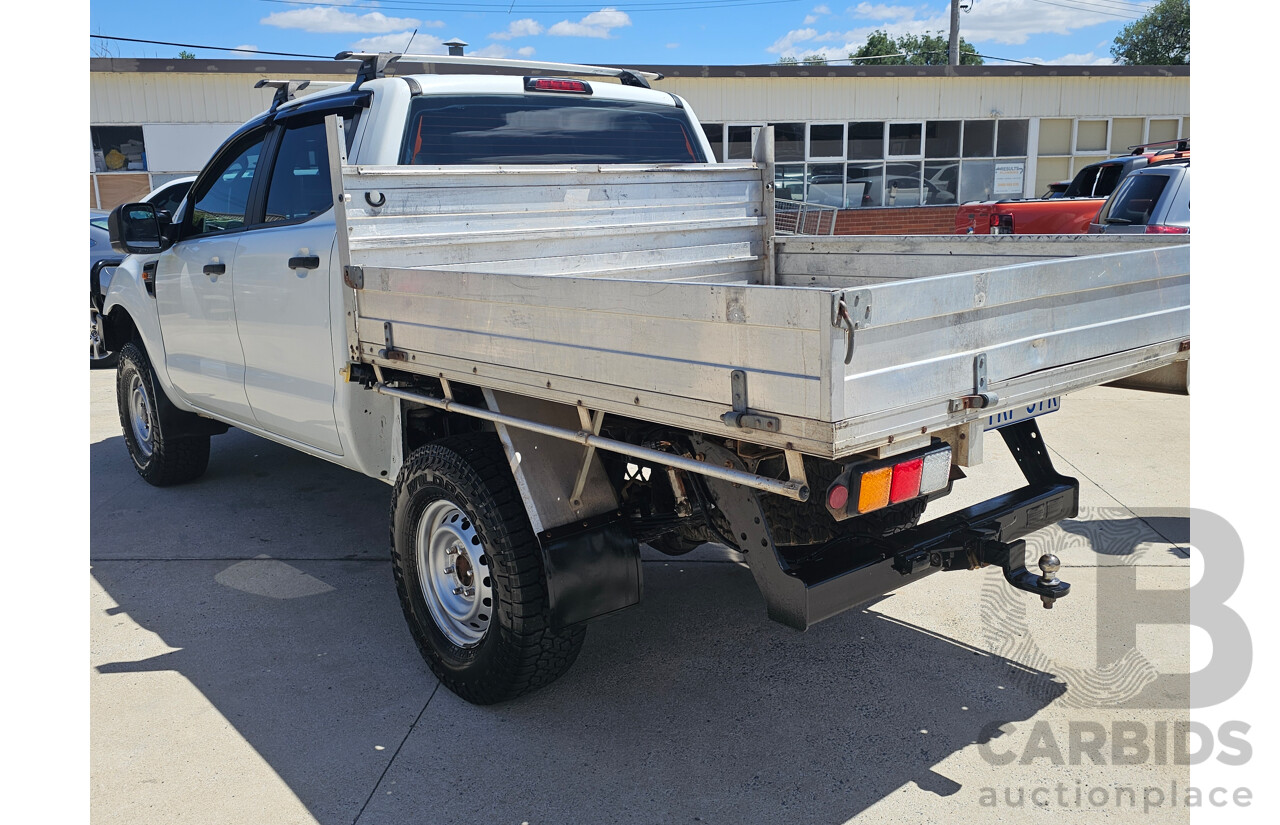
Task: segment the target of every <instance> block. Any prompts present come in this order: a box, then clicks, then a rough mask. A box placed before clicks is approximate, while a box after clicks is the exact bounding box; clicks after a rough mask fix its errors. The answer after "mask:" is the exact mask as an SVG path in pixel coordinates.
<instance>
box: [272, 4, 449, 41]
mask: <svg viewBox="0 0 1280 825" xmlns="http://www.w3.org/2000/svg"><path fill="white" fill-rule="evenodd" d="M258 22H259V23H261V24H263V25H264V26H276V27H277V28H281V29H301V30H302V31H304V32H313V33H319V34H333V33H339V32H356V33H360V34H381V33H383V32H390V31H395V30H396V29H414V28H423V27H424V26H425V27H431V28H434V27H436V26H437V25H439V26H443V25H444V24H443V23H440V22H439V21H434V20H428V21H426V22H425V23H424V22H423V21H421V20H418V19H417V18H413V17H387V16H386V15H385V14H383V13H382V12H377V11H371V12H369V13H368V14H352V13H351V12H349V11H341V10H339V9H335V8H331V7H325V6H310V7H308V8H305V9H292V10H290V11H277V12H272V13H271V14H268V15H267V16H266V17H264V18H262V19H261V20H259V21H258ZM407 39H408V38H406V40H407Z"/></svg>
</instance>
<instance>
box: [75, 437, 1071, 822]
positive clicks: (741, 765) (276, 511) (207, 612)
mask: <svg viewBox="0 0 1280 825" xmlns="http://www.w3.org/2000/svg"><path fill="white" fill-rule="evenodd" d="M90 460H91V468H92V472H93V479H94V481H93V496H94V499H93V500H94V505H93V512H94V518H93V540H92V554H91V555H92V560H93V570H92V573H93V577H94V579H96V581H97V582H98V583H99V584H100V585H101V586H102V588H104V590H105V591H106V594H107V595H108V596H109V597H110V599H111V600H112V601H113V602H114V604H115V605H117V606H116V607H112V608H110V609H109V610H107V611H106V613H107V615H108V616H109V617H113V619H112V620H108V618H107V617H103V616H102V615H101V614H100V613H99V614H96V615H95V616H94V617H93V625H92V627H93V631H92V632H93V635H94V641H93V650H94V658H95V663H96V674H95V676H94V677H93V680H92V684H93V692H94V693H95V694H96V695H98V696H106V695H108V694H110V695H112V696H118V695H119V694H121V692H124V693H127V692H128V691H145V690H147V686H148V682H147V680H146V679H145V678H141V679H140V678H138V677H137V674H142V673H147V672H152V671H172V672H175V673H177V674H179V675H181V676H182V677H184V678H185V679H186V680H188V681H189V682H190V684H191V685H193V686H194V687H195V688H196V689H197V690H198V691H199V692H200V694H201V695H202V696H203V697H204V698H205V699H206V700H207V701H208V702H209V703H210V704H211V705H212V706H213V707H214V708H215V709H216V710H217V711H218V712H219V713H220V714H221V715H222V717H224V718H225V719H226V720H227V721H228V722H229V723H230V724H231V725H232V726H233V727H234V729H235V731H236V732H237V733H238V734H239V735H240V736H241V737H243V739H244V740H245V742H247V743H248V745H249V746H251V747H252V749H253V751H255V752H256V754H257V755H258V756H259V757H261V759H262V760H264V761H265V762H266V763H267V764H268V765H269V766H270V768H271V769H272V770H273V771H274V772H275V774H276V775H277V776H278V777H279V778H280V780H282V781H283V782H284V783H285V784H286V785H287V786H288V789H289V790H290V791H291V792H292V793H293V794H294V795H295V796H296V798H297V800H298V801H300V802H301V803H302V805H304V806H305V807H306V809H307V811H308V812H309V813H310V815H311V816H312V817H314V818H315V819H316V820H317V821H318V822H321V823H325V824H326V825H329V823H334V824H335V825H336V823H351V822H359V823H401V822H409V821H414V822H432V823H445V822H459V823H474V822H476V821H482V820H483V821H494V822H522V821H527V822H531V823H532V822H611V823H621V822H646V823H651V822H667V821H677V820H678V821H697V820H698V819H701V820H702V821H710V822H735V823H744V822H778V821H800V822H831V823H838V822H844V821H846V820H848V819H849V818H851V817H853V816H855V815H857V814H858V813H860V812H863V811H865V810H866V809H868V808H869V807H871V806H873V805H875V804H876V803H877V802H879V801H881V800H884V799H885V798H887V797H889V796H890V795H892V794H894V793H895V792H897V791H899V790H900V789H902V788H903V787H904V786H906V785H907V784H908V783H915V784H916V785H917V786H919V787H920V788H922V789H924V790H926V791H929V792H931V793H932V794H937V795H939V796H949V795H955V794H957V793H959V792H960V791H961V790H962V786H961V785H960V784H959V783H958V782H957V781H956V780H955V778H954V777H948V776H946V772H945V770H942V769H935V766H937V765H938V764H939V763H940V762H943V761H944V760H946V759H948V757H951V756H952V755H954V754H956V753H957V752H959V751H961V750H963V749H965V748H968V747H970V746H971V745H973V744H974V743H975V742H977V741H978V740H979V738H980V736H981V735H982V731H983V729H984V726H989V725H990V724H991V723H997V724H998V723H1003V722H1010V721H1020V720H1024V719H1027V718H1029V717H1031V716H1033V715H1034V714H1036V713H1037V712H1038V711H1040V710H1041V709H1042V708H1044V707H1045V706H1046V705H1047V704H1049V703H1050V702H1051V701H1053V700H1054V699H1055V698H1056V697H1058V696H1060V695H1061V694H1062V693H1063V692H1064V691H1065V690H1066V686H1065V685H1064V684H1062V683H1061V682H1060V681H1057V680H1056V679H1055V678H1054V677H1053V675H1052V674H1047V673H1041V672H1032V673H1030V674H1028V672H1027V671H1028V668H1027V667H1025V666H1024V665H1022V664H1020V663H1018V662H1015V661H1012V660H1009V659H1005V658H1001V657H999V656H995V655H991V654H989V653H987V652H985V651H982V650H978V649H976V648H973V647H970V646H967V645H964V644H961V643H959V642H955V641H952V640H950V639H948V638H946V637H944V636H941V635H939V634H937V633H934V632H931V631H927V630H924V629H921V628H916V627H913V626H911V625H909V624H906V623H903V622H900V621H896V620H890V619H888V618H885V617H883V616H881V615H879V614H878V613H877V612H875V610H874V609H862V610H855V611H850V612H849V613H846V614H844V615H842V616H839V617H837V618H835V619H832V620H830V621H827V622H824V623H822V624H820V625H818V626H817V627H815V628H813V629H812V630H810V631H808V632H807V633H804V634H801V633H797V632H795V631H792V630H789V629H787V628H784V627H781V626H779V625H776V624H773V623H771V622H769V621H768V620H767V619H766V617H765V611H764V605H763V600H762V599H761V597H760V595H759V594H758V592H757V591H756V589H755V585H754V583H753V581H752V578H751V575H750V573H749V571H748V570H747V569H746V568H745V567H743V566H741V565H738V564H734V563H726V562H697V561H692V560H682V559H669V560H664V561H650V562H646V564H645V565H644V574H645V579H646V582H645V584H646V595H645V601H644V603H643V604H642V605H641V606H640V607H638V608H634V609H632V610H629V611H624V612H623V613H620V614H618V615H616V616H613V617H610V618H607V619H605V620H602V621H600V622H598V623H596V624H595V625H593V626H592V627H591V629H590V631H589V632H588V636H587V643H586V645H585V647H584V648H583V651H582V654H581V656H580V657H579V660H578V662H577V664H576V665H575V666H574V667H573V668H572V669H571V670H570V672H569V673H568V674H567V675H566V676H565V677H564V678H562V679H561V680H560V681H558V682H557V683H555V684H553V685H551V686H550V687H548V688H546V689H544V690H542V691H540V692H538V693H535V694H532V695H530V696H527V697H525V698H523V699H520V700H518V701H515V702H510V703H507V704H505V705H500V706H496V707H484V708H482V707H475V706H472V705H468V704H466V703H465V702H462V701H461V700H459V699H457V698H456V697H455V696H454V695H453V694H451V693H449V692H448V691H446V690H444V689H440V690H438V691H437V690H436V686H437V683H436V680H435V679H434V677H433V676H431V674H430V672H429V671H428V670H427V668H426V667H425V665H424V664H423V663H422V660H421V659H420V657H419V655H418V653H417V651H416V649H415V648H414V645H413V642H412V640H411V638H410V636H409V633H408V630H407V629H406V627H405V625H404V621H403V619H402V617H401V615H400V608H399V605H398V602H397V599H396V595H395V591H394V584H393V581H392V575H391V569H390V564H389V562H388V561H387V559H386V557H387V550H386V545H387V526H386V523H385V519H386V514H387V506H388V499H389V494H390V490H389V488H388V487H387V485H385V484H382V483H380V482H377V481H373V480H370V479H365V478H361V477H359V476H357V475H355V474H353V473H351V472H350V471H347V470H343V469H340V468H337V467H334V466H331V465H328V464H326V463H325V462H322V461H320V460H317V459H312V458H309V457H307V456H304V455H301V454H299V453H297V452H295V451H293V450H290V449H288V448H285V447H281V446H277V445H274V444H271V443H269V442H266V441H263V440H260V439H257V438H254V437H252V436H248V435H245V434H243V433H239V432H236V431H232V432H231V433H229V434H227V435H225V436H220V437H219V438H218V439H215V441H214V455H213V459H212V462H211V464H210V470H209V473H208V474H207V476H206V477H205V478H204V479H202V480H201V481H200V482H197V483H196V484H193V485H189V486H184V487H178V488H170V489H164V490H157V489H154V488H151V487H149V486H148V485H146V484H145V483H143V482H142V481H141V480H140V479H138V477H137V476H136V474H135V473H134V472H133V470H132V467H131V466H130V465H129V463H128V459H127V457H126V456H125V452H124V447H123V445H122V444H121V443H120V439H119V438H118V437H116V438H110V439H107V440H105V441H101V442H98V443H96V444H92V445H91V448H90ZM975 609H976V608H975ZM122 614H125V615H127V616H128V618H129V619H130V620H132V622H133V623H136V624H137V625H140V626H141V627H142V628H144V629H145V630H148V631H150V632H151V633H154V634H156V635H157V636H158V637H159V639H160V640H161V641H162V642H163V645H166V646H167V647H168V648H170V649H172V650H171V652H165V653H160V654H158V655H152V656H150V657H147V658H142V660H141V661H136V660H135V659H137V658H138V657H137V655H136V653H133V654H131V651H136V650H137V643H136V641H130V640H128V639H125V638H122V636H121V634H122V633H123V632H124V631H122V630H119V629H117V627H116V626H117V625H119V622H118V621H114V619H118V617H120V616H121V615H122ZM113 621H114V624H113ZM121 674H133V675H132V676H127V677H126V678H123V679H117V678H116V677H117V676H118V675H121ZM113 680H114V681H113ZM104 706H105V703H104ZM109 706H110V707H112V708H120V707H124V708H131V710H128V711H127V712H128V713H131V714H136V719H130V720H129V721H130V722H131V723H132V724H133V725H136V729H137V730H138V731H139V732H140V733H139V738H138V741H137V742H125V743H115V744H114V746H116V747H120V748H132V749H134V750H133V751H132V752H133V753H136V751H137V750H138V749H146V748H160V749H165V748H167V747H170V745H169V744H168V742H169V741H170V740H172V741H176V740H177V739H178V738H179V737H177V736H176V735H175V734H176V732H175V731H171V730H166V729H165V728H164V727H157V723H156V720H155V719H154V718H153V717H152V716H151V715H149V714H150V710H149V708H150V706H149V705H148V704H147V703H145V702H142V701H137V702H132V703H131V702H129V701H116V702H112V703H109ZM94 708H95V710H94V718H95V722H94V724H95V727H97V725H98V724H99V722H100V721H101V717H99V716H98V715H97V714H98V713H99V712H100V711H98V710H97V708H98V703H97V702H95V704H94ZM116 727H119V726H118V725H116V726H113V728H116ZM988 729H990V727H988ZM143 731H145V735H143V734H142V733H141V732H143ZM111 747H113V743H108V742H102V741H100V739H99V737H97V736H95V737H94V750H95V755H94V761H95V765H98V766H100V767H99V768H98V769H97V773H99V774H101V775H99V776H96V777H95V783H97V784H96V785H95V787H96V786H97V785H101V784H102V783H104V782H105V783H108V784H110V785H112V786H113V793H112V794H111V795H110V799H112V800H115V801H116V802H115V803H113V804H116V805H117V807H118V806H120V805H123V806H126V807H127V806H128V805H129V804H130V803H129V802H127V801H123V802H121V801H120V800H128V799H129V798H130V785H131V783H141V782H144V781H147V780H145V779H144V778H143V777H142V776H141V775H139V774H137V773H136V772H131V771H130V769H129V765H128V764H127V762H128V760H123V759H122V760H121V764H118V765H115V764H111V765H106V764H104V763H103V760H104V759H106V758H107V757H108V756H109V754H110V753H112V751H111V750H110V748H111ZM170 758H173V759H181V760H195V761H199V760H202V759H209V760H210V761H212V760H214V759H215V758H216V757H215V756H214V755H213V754H212V753H199V752H197V753H180V754H179V753H174V754H171V755H170ZM225 768H226V766H218V765H216V764H210V765H209V766H208V771H207V775H206V777H205V779H204V780H203V781H204V789H203V790H202V792H201V793H199V794H195V793H192V790H193V789H191V788H184V787H181V786H179V787H172V788H167V789H166V790H165V793H166V794H167V796H166V797H165V805H166V807H161V808H158V809H155V808H147V807H145V806H143V805H141V804H139V805H138V806H137V807H136V808H135V809H130V810H127V811H122V810H118V809H117V810H113V811H110V812H108V811H103V810H101V809H100V808H99V805H101V804H104V803H102V802H95V803H94V805H95V816H97V815H100V814H106V813H110V814H111V815H112V816H114V817H119V818H121V819H122V820H124V819H127V820H128V821H130V822H131V823H139V824H140V825H141V823H145V822H148V821H151V820H154V821H162V820H163V821H170V820H172V819H174V818H177V815H179V814H183V813H185V814H187V815H190V816H198V818H201V820H202V821H219V820H220V819H222V817H220V816H219V815H218V811H217V806H218V805H219V800H220V799H221V798H229V797H230V796H233V795H236V794H239V795H241V796H243V795H245V794H250V795H251V794H252V793H253V792H254V790H253V789H252V788H239V787H222V788H219V787H218V786H217V783H218V782H219V778H218V777H219V776H220V775H224V774H225V775H226V776H234V775H235V774H234V772H229V771H226V770H221V769H225ZM150 781H154V780H150ZM223 781H227V780H223ZM210 785H212V791H213V792H212V793H210ZM963 797H965V799H964V802H965V807H962V808H959V809H958V810H961V811H966V810H972V809H971V808H969V807H968V805H971V804H972V799H974V798H975V797H974V796H971V795H970V794H968V793H966V794H964V795H963ZM106 798H107V797H105V796H104V797H102V799H106ZM960 799H961V797H957V802H956V804H957V805H959V804H961V803H960ZM197 805H199V806H200V811H199V813H198V814H197V813H196V812H195V808H194V806H197ZM184 806H186V808H187V809H186V810H184Z"/></svg>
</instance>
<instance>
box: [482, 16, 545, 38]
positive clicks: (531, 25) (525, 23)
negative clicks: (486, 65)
mask: <svg viewBox="0 0 1280 825" xmlns="http://www.w3.org/2000/svg"><path fill="white" fill-rule="evenodd" d="M544 31H546V29H545V28H544V27H543V25H542V24H541V23H539V22H538V21H537V20H534V19H533V18H531V17H526V18H524V19H522V20H513V21H512V22H511V23H510V24H508V26H507V30H506V31H504V32H493V33H492V34H490V35H489V39H490V40H512V39H514V38H517V37H533V36H534V35H537V34H542V33H543V32H544Z"/></svg>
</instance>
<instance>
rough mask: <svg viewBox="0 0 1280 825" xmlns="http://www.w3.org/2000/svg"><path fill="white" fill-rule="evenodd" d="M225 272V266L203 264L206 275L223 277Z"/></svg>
mask: <svg viewBox="0 0 1280 825" xmlns="http://www.w3.org/2000/svg"><path fill="white" fill-rule="evenodd" d="M226 271H227V265H226V264H205V265H204V274H206V275H224V274H226Z"/></svg>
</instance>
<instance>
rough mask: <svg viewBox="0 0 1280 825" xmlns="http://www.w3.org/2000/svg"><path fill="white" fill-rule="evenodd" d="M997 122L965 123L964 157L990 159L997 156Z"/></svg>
mask: <svg viewBox="0 0 1280 825" xmlns="http://www.w3.org/2000/svg"><path fill="white" fill-rule="evenodd" d="M995 145H996V122H995V121H994V120H966V121H965V122H964V156H965V157H967V158H989V157H992V156H994V155H995Z"/></svg>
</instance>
